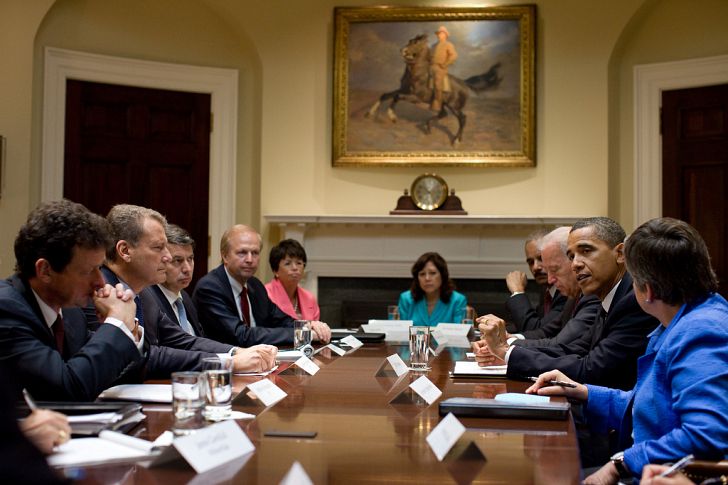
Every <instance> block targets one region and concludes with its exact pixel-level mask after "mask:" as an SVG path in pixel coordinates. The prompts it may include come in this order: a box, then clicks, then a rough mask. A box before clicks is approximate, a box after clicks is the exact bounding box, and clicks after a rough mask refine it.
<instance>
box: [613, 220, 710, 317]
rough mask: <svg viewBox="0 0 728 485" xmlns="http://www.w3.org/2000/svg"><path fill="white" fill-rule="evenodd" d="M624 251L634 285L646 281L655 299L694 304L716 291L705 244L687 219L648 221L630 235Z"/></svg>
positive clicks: (641, 285) (668, 302) (642, 286)
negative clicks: (685, 220)
mask: <svg viewBox="0 0 728 485" xmlns="http://www.w3.org/2000/svg"><path fill="white" fill-rule="evenodd" d="M624 253H625V258H626V260H627V269H628V270H629V272H630V273H631V274H632V278H633V279H634V282H635V284H636V285H637V287H638V288H640V289H644V288H645V284H649V285H650V288H652V291H653V293H654V295H655V298H658V299H660V300H662V301H663V302H665V303H667V304H668V305H682V304H683V303H688V304H692V303H696V302H698V301H699V300H702V299H703V298H705V297H707V296H708V295H709V294H710V293H713V292H716V291H718V278H717V277H716V275H715V271H713V268H712V267H711V265H710V254H709V253H708V247H707V246H706V245H705V241H703V238H702V237H700V234H699V233H698V231H697V230H695V228H694V227H693V226H691V225H690V224H688V223H687V222H684V221H681V220H679V219H673V218H671V217H661V218H657V219H652V220H649V221H647V222H645V223H644V224H642V225H641V226H640V227H638V228H637V229H635V231H634V232H633V233H632V234H630V236H629V237H628V238H627V242H626V243H625V245H624Z"/></svg>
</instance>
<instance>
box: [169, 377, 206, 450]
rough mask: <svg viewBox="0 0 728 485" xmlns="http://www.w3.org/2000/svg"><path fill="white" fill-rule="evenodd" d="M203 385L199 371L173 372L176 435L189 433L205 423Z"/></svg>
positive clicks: (174, 427)
mask: <svg viewBox="0 0 728 485" xmlns="http://www.w3.org/2000/svg"><path fill="white" fill-rule="evenodd" d="M203 386H204V383H203V381H202V379H201V374H200V373H199V372H173V373H172V410H173V412H174V425H172V431H173V432H174V434H175V435H177V436H184V435H189V434H192V433H194V432H195V431H197V430H198V429H200V428H202V427H203V426H204V425H205V423H204V421H203V419H202V409H203V408H204V407H205V395H204V391H203Z"/></svg>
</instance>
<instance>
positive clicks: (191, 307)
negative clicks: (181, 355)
mask: <svg viewBox="0 0 728 485" xmlns="http://www.w3.org/2000/svg"><path fill="white" fill-rule="evenodd" d="M149 289H151V290H152V294H153V295H154V297H155V298H156V299H157V303H158V304H159V308H161V310H162V312H163V313H164V314H165V315H167V317H168V318H169V319H170V320H172V321H173V322H174V323H176V324H177V325H180V323H179V318H177V314H176V313H175V312H174V308H172V305H170V304H169V300H168V299H167V295H165V294H164V292H163V291H162V289H161V288H159V286H158V285H152V286H150V287H149ZM180 294H181V295H182V306H184V307H185V312H186V313H187V321H188V322H190V325H192V328H193V329H194V331H195V335H197V336H198V337H204V336H205V330H204V329H203V328H202V324H201V323H200V318H199V317H198V316H197V307H195V303H194V302H193V301H192V297H191V296H190V294H189V293H187V292H186V291H185V290H182V291H181V292H180ZM180 328H182V326H181V325H180Z"/></svg>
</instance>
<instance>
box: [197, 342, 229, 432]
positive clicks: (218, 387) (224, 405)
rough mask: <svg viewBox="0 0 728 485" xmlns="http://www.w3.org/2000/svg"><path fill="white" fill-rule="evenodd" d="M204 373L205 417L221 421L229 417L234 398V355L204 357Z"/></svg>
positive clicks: (209, 419)
mask: <svg viewBox="0 0 728 485" xmlns="http://www.w3.org/2000/svg"><path fill="white" fill-rule="evenodd" d="M202 375H203V380H204V384H205V385H204V388H205V411H204V413H203V414H204V416H205V419H207V420H208V421H220V420H222V419H225V418H227V417H229V416H230V412H231V410H232V399H233V385H232V384H233V383H232V379H233V359H232V357H228V356H221V357H205V358H203V359H202Z"/></svg>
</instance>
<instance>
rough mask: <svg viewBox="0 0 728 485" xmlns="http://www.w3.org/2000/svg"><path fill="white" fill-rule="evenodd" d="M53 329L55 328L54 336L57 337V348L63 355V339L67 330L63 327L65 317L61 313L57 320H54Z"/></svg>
mask: <svg viewBox="0 0 728 485" xmlns="http://www.w3.org/2000/svg"><path fill="white" fill-rule="evenodd" d="M51 329H52V330H53V336H54V337H55V338H56V348H57V349H58V352H60V353H61V355H63V339H64V337H65V336H66V331H65V330H64V328H63V317H61V314H60V313H59V314H58V318H56V321H55V322H53V325H52V326H51Z"/></svg>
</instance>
